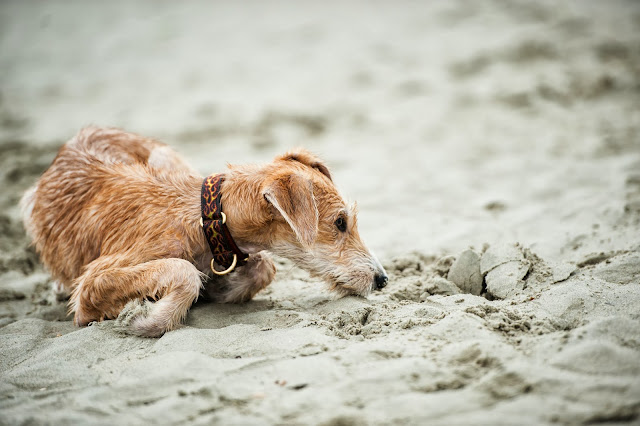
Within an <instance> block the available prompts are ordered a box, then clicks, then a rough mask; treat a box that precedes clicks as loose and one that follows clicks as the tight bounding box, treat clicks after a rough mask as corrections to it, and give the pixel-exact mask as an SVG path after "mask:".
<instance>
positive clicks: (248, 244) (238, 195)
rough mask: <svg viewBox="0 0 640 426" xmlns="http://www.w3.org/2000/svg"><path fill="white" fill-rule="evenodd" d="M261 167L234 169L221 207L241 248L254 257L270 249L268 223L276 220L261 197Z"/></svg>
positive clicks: (226, 181)
mask: <svg viewBox="0 0 640 426" xmlns="http://www.w3.org/2000/svg"><path fill="white" fill-rule="evenodd" d="M259 169H260V167H259V166H253V165H250V166H242V167H240V166H234V167H233V168H231V169H230V170H228V171H227V172H226V173H225V174H224V176H225V179H224V182H223V183H222V190H221V192H222V206H223V211H224V213H225V214H226V217H227V227H228V229H229V231H230V233H231V236H232V237H233V239H234V240H235V243H236V244H237V246H238V248H239V249H240V250H242V251H243V252H245V253H247V254H255V253H258V252H260V251H262V250H268V249H269V248H270V245H271V244H270V236H269V232H265V231H267V230H268V227H269V222H270V221H271V220H272V219H273V218H272V217H271V215H270V214H269V213H268V211H269V207H268V204H267V202H266V200H265V199H264V196H263V195H262V183H263V179H262V178H261V175H262V174H261V173H259V172H257V171H258V170H259Z"/></svg>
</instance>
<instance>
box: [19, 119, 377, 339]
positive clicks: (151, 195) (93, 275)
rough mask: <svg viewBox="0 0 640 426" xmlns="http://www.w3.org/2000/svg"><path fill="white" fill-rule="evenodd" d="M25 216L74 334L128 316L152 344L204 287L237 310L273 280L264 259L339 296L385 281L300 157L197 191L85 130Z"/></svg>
mask: <svg viewBox="0 0 640 426" xmlns="http://www.w3.org/2000/svg"><path fill="white" fill-rule="evenodd" d="M222 206H224V208H222ZM22 208H23V216H24V223H25V227H26V229H27V232H28V234H29V235H30V236H31V238H32V239H33V242H34V244H35V247H36V250H37V251H38V253H39V254H40V257H41V259H42V261H43V262H44V264H45V265H46V267H47V268H48V269H49V271H50V272H51V275H52V276H53V278H54V279H55V280H57V283H56V285H57V286H58V287H59V288H62V289H64V290H66V291H68V292H70V294H71V297H70V301H69V308H70V312H74V313H75V317H74V321H75V323H76V324H77V325H80V326H84V325H87V324H88V323H90V322H92V321H101V320H103V319H113V318H116V317H118V315H119V314H120V313H121V312H122V311H123V309H125V307H126V312H123V315H122V316H121V318H122V317H124V318H127V321H126V324H127V325H126V331H127V332H129V333H131V334H136V335H140V336H160V335H162V334H163V333H164V332H166V331H169V330H172V329H174V328H176V327H177V326H178V325H179V324H180V323H181V321H182V320H183V319H184V317H185V315H186V313H187V311H188V310H189V307H190V306H191V305H192V303H193V302H194V301H195V300H196V299H197V297H198V295H199V294H200V291H201V288H202V287H203V282H204V283H205V288H204V290H205V291H206V292H207V293H208V294H209V295H211V296H213V298H214V299H215V300H217V301H221V302H245V301H248V300H250V299H251V298H253V296H255V294H256V293H258V292H259V291H260V290H262V289H263V288H265V287H266V286H268V285H269V284H270V283H271V281H272V280H273V278H274V275H275V272H276V270H275V266H274V264H273V262H272V260H271V259H270V258H269V256H268V255H267V253H266V252H265V251H270V252H273V253H275V254H277V255H279V256H282V257H285V258H288V259H291V260H292V261H293V262H295V264H296V265H298V266H300V267H302V268H303V269H306V270H307V271H309V272H310V273H311V274H312V275H313V276H318V277H321V278H323V279H324V280H325V281H327V282H328V283H329V284H330V285H331V289H333V290H335V291H337V292H338V293H340V294H343V295H346V294H356V295H362V296H366V295H367V294H369V292H370V291H371V290H372V289H379V288H382V287H384V286H385V285H386V283H387V275H386V273H385V270H384V268H383V267H382V266H381V265H380V263H379V262H378V260H377V259H376V257H375V256H374V255H373V254H372V253H371V251H369V250H368V249H367V247H366V246H365V245H364V243H363V242H362V240H361V239H360V236H359V235H358V230H357V226H356V211H355V208H354V207H350V206H347V205H346V204H345V202H344V200H343V199H342V197H341V196H340V194H339V193H338V191H337V189H336V187H335V186H334V184H333V182H332V180H331V175H330V173H329V170H328V169H327V167H326V166H325V165H324V164H323V163H322V162H321V161H320V160H319V159H318V158H316V157H315V156H313V155H312V154H310V153H309V152H307V151H304V150H298V151H294V152H290V153H288V154H285V155H283V156H281V157H277V158H276V159H275V160H274V161H273V162H272V163H269V164H266V165H243V166H236V165H232V166H229V170H227V171H226V172H225V173H224V174H219V175H212V176H209V177H207V178H205V179H204V183H203V178H202V177H201V176H199V175H198V173H197V172H195V171H194V170H193V169H191V168H190V167H189V166H188V165H187V164H186V163H185V162H184V161H183V160H182V159H181V158H180V157H179V156H178V155H177V154H176V153H175V152H174V151H173V150H172V149H171V148H169V147H168V146H167V145H164V144H162V143H160V142H157V141H154V140H151V139H147V138H143V137H141V136H138V135H134V134H131V133H126V132H123V131H120V130H116V129H102V128H96V127H90V128H86V129H83V130H81V131H80V132H79V133H78V134H77V135H76V136H75V137H74V138H73V139H71V140H70V141H69V142H67V143H66V144H65V145H64V146H63V147H62V148H61V149H60V151H59V152H58V155H57V156H56V158H55V159H54V160H53V163H52V164H51V166H50V167H49V169H48V170H47V171H46V172H45V173H44V174H43V175H42V177H41V178H40V180H39V181H38V182H37V183H36V185H35V186H34V187H33V188H31V189H30V190H29V191H27V193H26V194H25V195H24V197H23V199H22ZM150 300H153V301H155V302H151V301H150Z"/></svg>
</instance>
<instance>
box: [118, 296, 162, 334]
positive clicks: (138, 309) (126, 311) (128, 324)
mask: <svg viewBox="0 0 640 426" xmlns="http://www.w3.org/2000/svg"><path fill="white" fill-rule="evenodd" d="M152 307H153V303H152V302H149V301H147V300H132V301H130V302H129V303H127V304H126V305H125V306H124V308H122V311H120V314H119V315H118V318H116V320H115V322H114V324H113V328H114V330H116V331H118V332H120V333H124V334H131V335H136V336H139V335H140V333H139V332H138V328H139V323H140V322H141V321H144V320H145V319H147V318H148V317H149V314H150V313H151V309H152Z"/></svg>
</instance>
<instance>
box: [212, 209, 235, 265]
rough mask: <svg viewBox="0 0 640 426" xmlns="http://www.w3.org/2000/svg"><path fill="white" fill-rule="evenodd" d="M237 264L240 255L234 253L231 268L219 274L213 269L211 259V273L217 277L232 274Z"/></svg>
mask: <svg viewBox="0 0 640 426" xmlns="http://www.w3.org/2000/svg"><path fill="white" fill-rule="evenodd" d="M223 214H224V213H223ZM236 263H238V255H237V254H235V253H234V254H233V262H231V266H229V267H228V268H227V269H225V270H224V271H221V272H218V271H216V270H215V269H214V267H213V259H211V271H212V272H213V273H214V274H216V275H227V274H228V273H229V272H231V271H233V270H234V269H235V267H236Z"/></svg>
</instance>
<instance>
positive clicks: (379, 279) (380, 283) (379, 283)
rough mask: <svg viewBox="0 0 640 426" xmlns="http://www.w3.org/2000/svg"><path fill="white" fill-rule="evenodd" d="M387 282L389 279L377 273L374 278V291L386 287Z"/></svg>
mask: <svg viewBox="0 0 640 426" xmlns="http://www.w3.org/2000/svg"><path fill="white" fill-rule="evenodd" d="M388 281H389V277H387V275H386V274H385V273H384V272H383V273H377V274H376V276H375V282H376V289H378V290H380V289H382V288H384V287H386V286H387V282H388Z"/></svg>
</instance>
